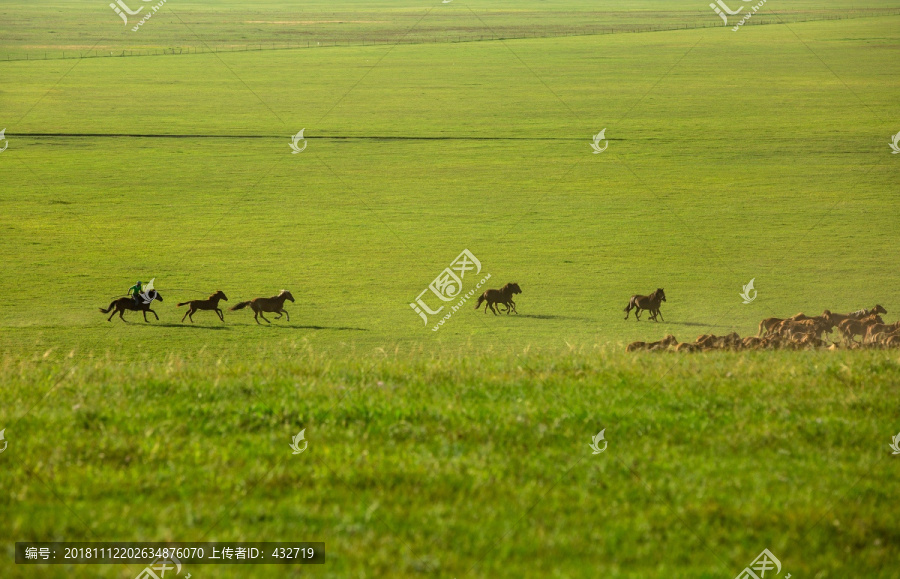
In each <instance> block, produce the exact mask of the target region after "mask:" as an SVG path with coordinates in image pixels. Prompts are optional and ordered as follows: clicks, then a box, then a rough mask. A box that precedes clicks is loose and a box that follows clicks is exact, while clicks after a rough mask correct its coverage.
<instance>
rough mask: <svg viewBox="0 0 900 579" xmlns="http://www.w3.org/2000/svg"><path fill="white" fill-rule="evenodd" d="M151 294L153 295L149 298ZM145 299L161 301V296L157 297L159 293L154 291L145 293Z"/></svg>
mask: <svg viewBox="0 0 900 579" xmlns="http://www.w3.org/2000/svg"><path fill="white" fill-rule="evenodd" d="M151 293H153V294H155V295H153V296H150V294H151ZM147 297H153V299H155V300H159V301H163V299H162V296H161V295H159V292H158V291H156V290H150V291H149V292H147Z"/></svg>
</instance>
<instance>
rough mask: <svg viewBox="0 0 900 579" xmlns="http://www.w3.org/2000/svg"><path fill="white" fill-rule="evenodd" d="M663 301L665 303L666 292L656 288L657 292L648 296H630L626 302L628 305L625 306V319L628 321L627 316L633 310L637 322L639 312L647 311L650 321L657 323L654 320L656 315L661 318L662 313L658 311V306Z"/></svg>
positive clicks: (639, 319) (639, 317) (639, 318)
mask: <svg viewBox="0 0 900 579" xmlns="http://www.w3.org/2000/svg"><path fill="white" fill-rule="evenodd" d="M664 301H666V292H664V291H663V289H662V288H657V290H656V291H655V292H653V293H652V294H650V295H649V296H638V295H635V296H631V299H630V300H628V305H627V306H625V319H626V320H627V319H628V314H630V313H631V309H632V308H634V317H635V319H636V320H637V321H641V310H649V311H650V319H651V320H653V321H654V322H657V321H659V320H657V319H656V316H657V315H659V317H660V318H662V312H660V311H659V304H660V302H664ZM663 321H666V320H663Z"/></svg>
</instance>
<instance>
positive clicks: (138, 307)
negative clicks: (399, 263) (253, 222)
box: [98, 283, 522, 324]
mask: <svg viewBox="0 0 900 579" xmlns="http://www.w3.org/2000/svg"><path fill="white" fill-rule="evenodd" d="M520 293H522V289H521V288H520V287H519V284H517V283H508V284H506V285H505V286H503V287H502V288H500V289H489V290H487V291H485V292H484V293H483V294H481V297H479V298H478V303H477V304H476V305H475V309H476V310H477V309H479V308H480V307H481V304H482V303H484V304H485V306H484V313H487V311H488V308H490V310H491V311H492V312H494V315H495V316H496V315H498V314H497V311H498V310H499V309H500V308H499V306H501V305H504V306H506V310H505V311H506V313H507V314H509V313H510V312H512V313H514V314H518V313H519V312H518V311H516V302H514V301H513V296H514V295H517V294H520ZM155 300H159V301H160V302H162V301H163V297H162V296H161V295H160V294H159V292H158V291H156V290H153V296H152V298H148V299H146V300H141V299H137V300H136V299H134V298H131V297H121V298H118V299H115V300H113V301H112V303H110V304H109V307H108V308H106V309H104V308H98V309H99V310H100V312H101V313H104V314H109V317H108V318H107V319H106V321H108V322H111V321H112V319H113V316H115V315H116V314H119V318H120V319H121V320H122V321H123V322H124V321H125V317H124V316H123V314H124V313H125V312H141V313H142V314H144V321H145V322H149V320H148V319H147V312H150V313H151V314H153V316H154V317H155V318H156V319H157V320H159V316H158V315H157V314H156V312H155V311H153V309H152V308H151V307H150V306H151V305H152V304H153V302H154V301H155ZM222 300H225V301H226V302H227V301H228V298H227V297H226V296H225V292H223V291H222V290H218V291H217V292H216V293H214V294H212V295H211V296H209V297H208V298H206V299H205V300H191V301H188V302H181V303H180V304H178V305H177V307H179V308H180V307H181V306H188V309H187V311H186V312H185V313H184V316H182V318H181V321H182V322H183V321H184V319H185V318H189V319H190V320H191V323H194V314H195V313H197V312H198V311H201V310H203V311H213V312H215V313H216V315H217V316H219V319H220V320H222V322H224V321H225V315H224V313H223V312H222V309H221V308H220V307H219V302H220V301H222ZM287 300H290V301H291V303H293V302H294V296H292V295H291V292H289V291H287V290H281V291H280V292H279V293H278V295H276V296H272V297H270V298H254V299H252V300H248V301H246V302H240V303H238V304H236V305H235V306H234V307H232V308H231V311H235V310H242V309H244V308H246V307H248V306H249V307H250V309H252V310H253V319H254V320H256V323H257V324H258V323H259V318H262V319H263V321H265V322H266V323H267V324H271V323H272V322H270V321H269V319H268V318H266V316H265V315H264V314H265V313H274V314H278V315H277V316H276V317H275V319H276V320H277V319H280V318H281V316H282V315H285V316H287V321H291V316H290V314H288V313H287V310H285V309H284V302H285V301H287ZM110 312H112V313H110Z"/></svg>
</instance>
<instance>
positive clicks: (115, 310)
mask: <svg viewBox="0 0 900 579" xmlns="http://www.w3.org/2000/svg"><path fill="white" fill-rule="evenodd" d="M117 311H119V310H117V309H115V308H113V311H112V313H111V314H109V317H108V318H106V321H107V322H111V321H112V319H113V316H114V315H116V312H117Z"/></svg>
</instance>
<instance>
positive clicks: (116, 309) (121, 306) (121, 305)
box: [97, 290, 163, 322]
mask: <svg viewBox="0 0 900 579" xmlns="http://www.w3.org/2000/svg"><path fill="white" fill-rule="evenodd" d="M150 291H151V292H152V293H153V294H154V297H153V299H156V300H159V301H163V299H162V296H161V295H159V292H158V291H156V290H150ZM152 303H153V301H152V300H151V301H150V303H146V304H145V303H144V302H143V300H141V301H140V303H139V304H136V303H134V298H132V297H127V298H119V299H116V300H113V302H112V303H111V304H109V307H108V308H106V309H105V310H104V309H103V308H97V309H98V310H100V312H101V313H103V314H109V312H112V313H111V314H109V317H108V318H107V319H106V321H107V322H111V321H112V319H113V316H114V315H116V314H119V318H121V320H122V321H123V322H124V321H125V317H124V316H123V315H122V314H123V313H125V312H126V311H129V312H142V313H143V314H144V321H145V322H149V320H148V319H147V312H150V313H151V314H153V315H154V316H156V321H159V316H157V315H156V312H154V311H153V310H151V309H150V304H152Z"/></svg>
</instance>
